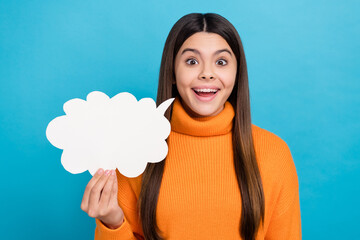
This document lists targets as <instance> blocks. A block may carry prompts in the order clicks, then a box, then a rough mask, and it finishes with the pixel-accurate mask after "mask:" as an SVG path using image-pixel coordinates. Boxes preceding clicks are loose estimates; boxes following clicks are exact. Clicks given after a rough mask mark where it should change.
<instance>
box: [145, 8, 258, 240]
mask: <svg viewBox="0 0 360 240" xmlns="http://www.w3.org/2000/svg"><path fill="white" fill-rule="evenodd" d="M197 32H210V33H216V34H219V35H220V36H222V37H223V38H224V39H225V40H226V42H227V43H228V44H229V46H230V47H231V49H232V51H233V52H234V54H235V56H236V60H237V73H236V79H235V85H234V89H233V91H232V93H231V94H230V96H229V98H228V101H229V102H230V103H231V104H232V106H233V107H234V110H235V117H234V122H233V129H232V133H233V134H232V136H233V139H232V144H233V150H234V167H235V172H236V176H237V181H238V185H239V189H240V192H241V199H242V211H241V221H240V226H239V234H240V236H241V237H242V238H243V239H245V240H254V239H255V237H256V234H257V232H258V229H259V225H260V222H261V221H262V224H264V212H265V203H264V193H263V186H262V181H261V176H260V172H259V168H258V165H257V161H256V156H255V150H254V145H253V138H252V131H251V117H250V95H249V85H248V74H247V67H246V60H245V54H244V49H243V46H242V42H241V39H240V36H239V34H238V32H237V31H236V29H235V27H234V26H233V25H232V24H231V23H230V22H229V21H228V20H227V19H225V18H224V17H222V16H220V15H218V14H215V13H206V14H201V13H191V14H187V15H185V16H183V17H182V18H180V19H179V20H178V21H177V22H176V23H175V24H174V26H173V27H172V29H171V30H170V33H169V35H168V37H167V39H166V42H165V46H164V50H163V55H162V59H161V66H160V74H159V85H158V92H157V99H156V102H157V105H159V104H160V103H162V102H163V101H165V100H167V99H169V98H173V97H176V96H179V93H178V91H177V89H176V85H175V84H173V82H174V81H175V74H174V60H175V56H176V54H177V52H178V51H179V49H180V47H181V46H182V44H183V43H184V41H185V40H186V39H187V38H189V37H190V36H191V35H193V34H194V33H197ZM171 113H172V105H171V106H170V107H169V109H168V110H167V111H166V112H165V117H166V118H167V119H168V120H169V121H170V120H171ZM165 161H166V159H165V160H163V161H161V162H159V163H148V164H147V167H146V169H145V172H144V173H143V176H142V183H141V192H140V197H139V201H138V204H139V205H138V209H139V210H140V213H139V215H140V218H141V222H142V228H143V232H144V236H145V239H147V240H148V239H149V240H160V239H163V238H162V237H161V233H160V229H159V228H158V226H157V223H156V206H157V201H158V196H159V190H160V185H161V180H162V176H163V171H164V166H165Z"/></svg>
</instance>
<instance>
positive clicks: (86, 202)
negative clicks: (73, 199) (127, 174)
mask: <svg viewBox="0 0 360 240" xmlns="http://www.w3.org/2000/svg"><path fill="white" fill-rule="evenodd" d="M117 192H118V185H117V178H116V172H115V170H106V171H105V172H104V170H103V169H101V168H100V169H99V170H98V171H97V172H96V173H95V174H94V176H93V177H92V178H91V180H90V181H89V183H88V184H87V186H86V188H85V192H84V196H83V199H82V202H81V209H82V210H83V211H84V212H86V213H87V214H88V215H89V216H90V217H93V218H97V219H99V220H100V221H102V222H103V223H104V224H105V225H106V226H107V227H108V228H111V229H116V228H118V227H120V226H121V224H122V223H123V221H124V212H123V210H122V209H121V208H120V206H119V204H118V201H117Z"/></svg>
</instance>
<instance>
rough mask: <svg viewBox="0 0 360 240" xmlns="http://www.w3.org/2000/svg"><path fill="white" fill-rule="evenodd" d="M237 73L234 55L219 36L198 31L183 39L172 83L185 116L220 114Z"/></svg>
mask: <svg viewBox="0 0 360 240" xmlns="http://www.w3.org/2000/svg"><path fill="white" fill-rule="evenodd" d="M236 71H237V63H236V57H235V54H234V53H233V52H232V50H231V48H230V46H229V45H228V43H227V42H226V40H225V39H224V38H222V37H221V36H220V35H218V34H216V33H208V32H198V33H195V34H193V35H192V36H190V37H189V38H188V39H186V41H185V42H184V43H183V45H182V46H181V48H180V50H179V52H178V53H177V55H176V57H175V81H176V87H177V89H178V92H179V94H180V97H181V101H182V104H183V105H184V108H185V110H186V111H187V112H188V114H189V115H190V116H192V117H208V116H215V115H217V114H218V113H220V112H221V111H222V110H223V109H224V104H225V102H226V101H227V99H228V97H229V96H230V94H231V92H232V90H233V88H234V85H235V77H236Z"/></svg>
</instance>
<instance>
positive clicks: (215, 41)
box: [179, 32, 231, 53]
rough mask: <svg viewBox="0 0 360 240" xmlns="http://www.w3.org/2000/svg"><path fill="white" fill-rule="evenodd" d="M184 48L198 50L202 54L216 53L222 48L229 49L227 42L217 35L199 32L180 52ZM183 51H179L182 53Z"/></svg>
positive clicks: (186, 41)
mask: <svg viewBox="0 0 360 240" xmlns="http://www.w3.org/2000/svg"><path fill="white" fill-rule="evenodd" d="M184 48H196V49H198V50H199V51H200V52H215V51H216V50H218V49H220V48H228V49H229V50H230V51H231V48H230V46H229V44H228V43H227V42H226V40H225V39H224V38H223V37H221V36H220V35H219V34H217V33H208V32H197V33H195V34H193V35H191V36H190V37H189V38H188V39H186V40H185V42H184V43H183V45H182V46H181V48H180V50H182V49H184ZM180 52H181V51H179V53H180Z"/></svg>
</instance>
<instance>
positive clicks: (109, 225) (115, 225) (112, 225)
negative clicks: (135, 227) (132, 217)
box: [101, 217, 125, 229]
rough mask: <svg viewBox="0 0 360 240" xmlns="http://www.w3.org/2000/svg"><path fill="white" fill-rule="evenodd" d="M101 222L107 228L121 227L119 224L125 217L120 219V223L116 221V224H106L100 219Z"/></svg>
mask: <svg viewBox="0 0 360 240" xmlns="http://www.w3.org/2000/svg"><path fill="white" fill-rule="evenodd" d="M101 222H102V223H103V224H104V225H105V226H106V227H107V228H109V229H117V228H119V227H121V225H122V224H123V223H124V222H125V219H124V217H123V218H122V220H121V221H120V223H118V224H106V223H104V222H103V221H101Z"/></svg>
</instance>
